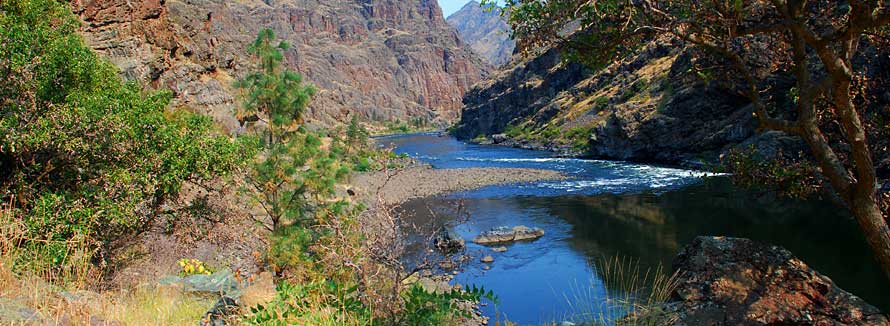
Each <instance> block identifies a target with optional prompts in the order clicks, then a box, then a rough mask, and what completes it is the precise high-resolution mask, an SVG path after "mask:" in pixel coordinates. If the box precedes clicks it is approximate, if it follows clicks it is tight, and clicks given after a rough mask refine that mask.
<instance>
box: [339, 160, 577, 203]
mask: <svg viewBox="0 0 890 326" xmlns="http://www.w3.org/2000/svg"><path fill="white" fill-rule="evenodd" d="M565 178H566V176H565V175H563V174H562V173H560V172H557V171H553V170H540V169H520V168H466V169H433V168H432V167H431V166H429V165H424V164H413V165H410V166H408V167H406V168H403V169H397V170H386V171H379V172H372V173H366V174H361V175H357V176H355V177H354V178H353V179H352V181H351V182H350V185H351V186H350V187H351V188H349V189H348V190H347V192H351V193H352V194H354V196H356V197H358V199H357V200H358V201H360V202H363V203H366V204H370V203H375V202H382V203H384V204H387V205H395V204H399V203H402V202H404V201H406V200H408V199H412V198H421V197H429V196H435V195H441V194H446V193H451V192H457V191H466V190H473V189H477V188H481V187H485V186H492V185H502V184H510V183H522V182H532V181H541V180H561V179H565Z"/></svg>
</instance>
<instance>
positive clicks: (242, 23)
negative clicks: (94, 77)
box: [71, 0, 489, 128]
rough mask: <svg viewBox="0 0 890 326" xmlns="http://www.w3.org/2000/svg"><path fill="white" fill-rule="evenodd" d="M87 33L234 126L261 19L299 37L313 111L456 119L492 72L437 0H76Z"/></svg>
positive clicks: (103, 48) (109, 52)
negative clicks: (239, 83)
mask: <svg viewBox="0 0 890 326" xmlns="http://www.w3.org/2000/svg"><path fill="white" fill-rule="evenodd" d="M71 5H72V8H73V10H74V11H75V13H76V14H77V15H78V16H79V17H80V18H81V20H82V21H83V34H84V36H85V38H86V40H87V43H88V44H90V45H91V47H92V48H94V49H95V50H96V51H98V52H99V53H100V54H102V55H103V56H105V57H106V58H108V59H109V60H111V62H113V63H114V64H116V65H117V66H119V67H120V68H121V69H122V71H123V73H124V74H125V75H126V76H127V77H128V78H129V79H133V80H137V81H140V82H142V83H143V84H145V85H148V86H149V87H154V88H167V89H170V90H171V91H172V92H173V95H174V97H175V98H174V104H175V105H177V106H185V107H189V108H191V109H194V110H196V111H199V112H202V113H206V114H209V115H211V116H213V117H214V118H215V119H216V120H218V121H220V122H222V123H223V124H224V125H225V126H226V127H229V128H236V127H237V122H236V121H235V120H234V118H233V117H232V115H231V111H232V109H233V108H234V107H235V105H237V98H236V92H237V90H234V89H233V87H232V83H233V81H235V80H236V79H237V78H239V77H240V76H243V75H244V74H245V72H246V71H247V70H248V68H250V67H251V65H252V60H251V58H250V56H249V54H248V53H247V47H248V45H249V44H250V43H251V42H252V41H253V39H254V38H255V36H256V35H257V33H258V32H259V31H260V30H261V29H263V28H267V27H268V28H271V29H272V30H274V31H275V32H276V35H277V36H278V37H279V38H281V39H283V40H284V41H287V42H288V43H290V44H291V45H292V47H291V49H289V50H288V51H286V52H285V57H286V62H287V65H288V67H289V68H291V69H294V70H296V71H298V72H300V73H302V74H303V75H304V77H305V79H306V80H308V82H310V83H311V84H313V85H315V86H316V87H317V88H318V89H319V92H318V94H317V96H316V98H315V99H314V100H313V102H312V104H311V106H310V110H309V117H310V118H311V119H314V120H315V121H317V122H320V123H323V124H324V123H330V122H333V121H337V120H341V121H342V120H343V119H344V118H345V117H346V116H348V115H349V114H351V113H350V112H354V113H356V114H359V115H360V116H362V117H363V118H364V119H377V120H385V119H393V118H401V119H403V120H405V119H407V118H409V117H412V118H422V119H425V120H428V121H434V120H438V121H441V122H445V121H451V120H454V119H456V117H457V116H458V113H459V112H458V110H459V108H460V107H461V98H462V96H463V94H464V93H465V91H466V90H467V89H469V88H470V86H471V85H472V84H474V83H475V82H476V81H478V80H480V79H481V78H482V77H483V76H485V75H486V74H487V71H488V69H489V68H488V65H487V64H485V63H483V62H482V61H481V59H479V58H478V57H477V56H475V55H474V54H473V53H472V52H471V50H469V48H468V47H466V45H465V44H463V42H462V41H461V40H460V38H459V37H458V35H457V33H456V32H455V31H454V29H453V28H451V27H450V26H449V25H448V24H447V23H446V22H445V20H444V19H443V18H442V12H441V9H440V8H439V6H438V4H437V2H436V1H434V0H265V1H260V0H246V1H226V0H147V1H129V0H71Z"/></svg>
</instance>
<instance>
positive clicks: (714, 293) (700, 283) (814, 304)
mask: <svg viewBox="0 0 890 326" xmlns="http://www.w3.org/2000/svg"><path fill="white" fill-rule="evenodd" d="M674 268H675V269H677V270H678V271H680V273H681V274H680V276H679V278H678V280H677V281H678V282H677V287H676V289H675V290H674V292H673V298H672V300H671V302H669V303H667V304H666V305H665V307H664V309H658V310H661V311H665V313H664V315H663V316H661V318H660V319H661V323H660V324H664V325H674V326H693V325H890V322H888V319H887V318H886V317H885V316H883V315H881V312H880V311H879V310H878V309H877V308H875V307H874V306H871V305H869V304H868V303H866V302H865V301H864V300H862V299H860V298H859V297H857V296H855V295H853V294H850V293H849V292H846V291H844V290H843V289H841V288H839V287H837V285H835V284H834V282H832V281H831V279H829V278H828V277H825V276H823V275H822V274H819V273H818V272H816V271H815V270H813V269H812V268H810V267H809V266H807V265H806V264H805V263H804V262H803V261H801V260H799V259H797V258H795V257H794V256H793V255H792V254H791V253H790V252H789V251H788V250H785V249H783V248H780V247H777V246H767V245H763V244H759V243H756V242H754V241H751V240H747V239H738V238H725V237H698V238H696V239H695V240H694V241H693V243H692V244H691V245H689V246H687V247H686V248H685V249H683V251H682V252H680V254H679V255H678V256H677V258H676V260H675V262H674ZM649 317H652V316H649Z"/></svg>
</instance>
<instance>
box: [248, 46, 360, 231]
mask: <svg viewBox="0 0 890 326" xmlns="http://www.w3.org/2000/svg"><path fill="white" fill-rule="evenodd" d="M274 39H275V34H274V33H273V32H272V31H271V30H269V29H264V30H263V31H261V32H260V33H259V35H258V36H257V39H256V41H254V43H253V44H252V45H251V46H250V48H249V52H250V53H251V54H253V55H254V56H255V57H256V58H257V60H258V62H259V66H258V70H257V71H256V72H254V73H252V74H249V75H247V76H246V77H245V78H244V79H242V80H240V81H238V82H237V84H236V86H237V87H239V88H240V89H241V90H242V92H243V95H244V103H243V106H242V107H241V109H240V110H239V111H238V112H237V116H238V118H239V120H240V121H243V122H249V123H255V122H257V121H259V122H264V125H263V126H260V128H257V129H258V130H259V131H258V133H259V136H260V137H259V138H260V143H261V146H262V149H263V153H262V154H261V155H260V157H259V158H258V159H257V161H256V162H255V163H254V168H253V171H252V172H251V173H250V175H249V176H248V182H249V183H250V186H251V187H252V188H253V189H252V191H251V193H252V195H253V197H254V199H255V200H256V201H257V202H258V203H259V204H260V205H261V206H262V207H263V209H264V211H265V213H266V215H267V216H268V224H267V223H265V222H264V224H265V225H267V227H268V228H270V229H272V230H276V229H278V228H279V227H281V226H283V224H285V223H287V222H294V223H298V224H300V225H303V224H306V223H309V222H311V220H312V217H311V215H310V214H309V213H311V211H312V210H313V209H314V208H315V207H316V206H319V205H320V204H321V203H323V202H324V201H325V199H326V198H329V197H330V196H331V195H332V194H333V191H334V184H335V183H336V181H337V180H339V179H341V178H343V177H344V176H345V170H344V169H343V168H342V167H340V164H339V160H337V158H336V155H334V154H332V153H331V152H330V151H326V150H323V149H322V140H321V138H320V137H318V136H316V135H314V134H312V133H310V132H307V131H306V130H305V129H303V128H302V127H301V125H302V123H303V113H304V112H305V110H306V106H307V105H308V104H309V101H310V99H311V98H312V95H313V94H314V93H315V90H314V89H313V88H312V87H311V86H308V85H304V84H303V83H302V78H301V76H300V75H299V74H297V73H296V72H293V71H289V70H287V69H284V68H282V66H281V63H282V61H283V60H284V56H283V54H282V51H283V50H287V49H288V45H287V43H284V42H280V43H278V44H277V45H276V44H275V43H274Z"/></svg>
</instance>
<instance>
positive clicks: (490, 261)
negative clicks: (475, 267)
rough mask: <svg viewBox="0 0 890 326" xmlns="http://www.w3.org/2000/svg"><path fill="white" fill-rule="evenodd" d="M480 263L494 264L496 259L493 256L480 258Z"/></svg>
mask: <svg viewBox="0 0 890 326" xmlns="http://www.w3.org/2000/svg"><path fill="white" fill-rule="evenodd" d="M479 261H481V262H483V263H493V262H494V257H492V256H485V257H482V258H480V259H479Z"/></svg>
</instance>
